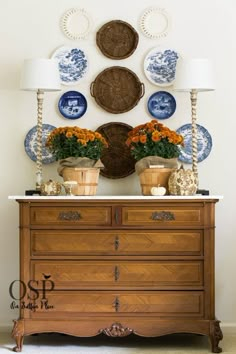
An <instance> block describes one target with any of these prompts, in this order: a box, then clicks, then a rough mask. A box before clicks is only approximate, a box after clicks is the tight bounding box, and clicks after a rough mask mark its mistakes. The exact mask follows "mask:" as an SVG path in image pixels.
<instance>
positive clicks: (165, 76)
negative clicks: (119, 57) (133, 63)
mask: <svg viewBox="0 0 236 354" xmlns="http://www.w3.org/2000/svg"><path fill="white" fill-rule="evenodd" d="M178 58H179V54H178V53H177V52H176V51H175V50H173V49H163V48H159V47H156V48H153V49H152V50H151V51H150V52H149V53H148V55H147V56H146V58H145V60H144V73H145V75H146V77H147V78H148V80H149V81H151V82H152V83H153V84H154V85H158V86H170V85H172V84H173V82H174V79H175V70H176V64H177V61H178Z"/></svg>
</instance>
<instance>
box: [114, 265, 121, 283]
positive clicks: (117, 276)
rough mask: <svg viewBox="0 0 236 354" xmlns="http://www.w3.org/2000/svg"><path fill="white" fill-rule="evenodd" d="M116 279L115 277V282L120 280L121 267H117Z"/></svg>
mask: <svg viewBox="0 0 236 354" xmlns="http://www.w3.org/2000/svg"><path fill="white" fill-rule="evenodd" d="M114 277H115V281H117V280H119V277H120V271H119V267H118V266H115V271H114Z"/></svg>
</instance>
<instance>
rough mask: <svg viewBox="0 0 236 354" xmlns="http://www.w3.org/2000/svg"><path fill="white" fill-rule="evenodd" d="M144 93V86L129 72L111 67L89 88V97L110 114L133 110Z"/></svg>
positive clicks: (122, 68)
mask: <svg viewBox="0 0 236 354" xmlns="http://www.w3.org/2000/svg"><path fill="white" fill-rule="evenodd" d="M144 92H145V89H144V84H143V83H141V82H140V80H139V78H138V76H137V75H136V74H135V73H134V72H133V71H131V70H129V69H127V68H124V67H122V66H112V67H110V68H107V69H105V70H103V71H102V72H101V73H100V74H99V75H98V76H97V77H96V79H95V81H94V82H92V84H91V86H90V93H91V96H92V97H94V98H95V101H96V102H97V104H98V105H99V106H100V107H102V108H103V109H105V110H106V111H108V112H110V113H115V114H116V113H124V112H127V111H130V110H131V109H132V108H134V107H135V106H136V105H137V104H138V102H139V100H140V98H141V97H143V95H144Z"/></svg>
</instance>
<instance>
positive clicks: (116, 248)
mask: <svg viewBox="0 0 236 354" xmlns="http://www.w3.org/2000/svg"><path fill="white" fill-rule="evenodd" d="M119 246H120V240H119V236H116V237H115V241H114V247H115V250H116V251H118V248H119Z"/></svg>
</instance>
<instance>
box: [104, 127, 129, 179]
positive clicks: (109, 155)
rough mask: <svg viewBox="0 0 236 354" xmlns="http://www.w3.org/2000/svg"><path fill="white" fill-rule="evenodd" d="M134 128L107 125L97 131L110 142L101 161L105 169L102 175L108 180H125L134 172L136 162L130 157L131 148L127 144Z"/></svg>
mask: <svg viewBox="0 0 236 354" xmlns="http://www.w3.org/2000/svg"><path fill="white" fill-rule="evenodd" d="M132 129H133V128H132V127H131V126H130V125H128V124H125V123H119V122H114V123H107V124H103V125H101V126H100V127H99V128H98V129H97V131H98V132H99V133H100V134H102V135H103V136H104V138H105V139H106V140H107V142H108V145H109V146H108V148H107V149H104V150H103V153H102V156H101V161H102V163H103V164H104V168H102V169H101V171H100V174H101V175H102V176H104V177H107V178H113V179H116V178H123V177H126V176H128V175H130V174H132V173H133V172H134V170H135V169H134V165H135V160H134V158H133V157H132V156H131V155H130V151H129V148H128V147H127V145H126V144H125V142H126V140H127V138H128V132H129V131H130V130H132Z"/></svg>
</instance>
